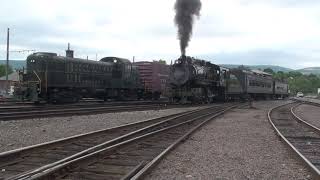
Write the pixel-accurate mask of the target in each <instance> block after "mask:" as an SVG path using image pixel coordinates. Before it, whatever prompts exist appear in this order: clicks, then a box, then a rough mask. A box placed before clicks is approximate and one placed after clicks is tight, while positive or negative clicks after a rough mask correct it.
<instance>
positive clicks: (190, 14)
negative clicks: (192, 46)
mask: <svg viewBox="0 0 320 180" xmlns="http://www.w3.org/2000/svg"><path fill="white" fill-rule="evenodd" d="M174 9H175V11H176V16H175V18H174V21H175V24H176V25H177V27H178V38H179V39H180V49H181V54H182V55H185V54H186V48H187V47H188V44H189V41H190V38H191V35H192V26H193V20H194V18H195V16H198V17H199V16H200V10H201V1H200V0H177V1H176V4H175V6H174Z"/></svg>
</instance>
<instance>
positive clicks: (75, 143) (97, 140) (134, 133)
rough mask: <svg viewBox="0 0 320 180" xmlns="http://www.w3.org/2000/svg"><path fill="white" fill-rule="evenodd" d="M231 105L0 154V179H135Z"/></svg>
mask: <svg viewBox="0 0 320 180" xmlns="http://www.w3.org/2000/svg"><path fill="white" fill-rule="evenodd" d="M235 106H236V105H234V104H228V105H220V106H210V107H207V108H203V109H200V110H193V111H189V112H184V113H179V114H176V115H170V116H166V117H162V118H156V119H152V120H147V121H144V122H140V123H133V124H130V125H125V126H120V127H118V128H112V129H107V130H102V131H97V132H93V133H89V134H84V135H79V136H75V137H72V138H67V139H63V140H59V141H54V142H50V143H45V144H41V145H37V146H31V147H27V148H23V149H18V150H13V151H9V152H5V153H1V154H0V179H1V177H2V178H5V179H121V178H124V179H128V178H133V179H136V178H139V177H141V176H142V175H144V174H145V173H146V172H147V170H149V169H150V168H151V167H152V166H153V165H154V164H155V163H156V162H157V161H158V160H159V159H161V158H162V157H163V156H164V155H165V154H166V153H167V152H168V151H169V150H171V149H172V148H173V147H174V146H176V145H177V144H178V143H179V142H180V141H182V140H183V139H185V138H186V137H187V136H188V135H189V134H191V133H192V132H193V131H195V130H196V129H197V128H199V127H200V126H202V125H203V124H204V123H206V122H208V121H209V120H211V119H213V118H214V117H217V116H218V115H221V114H222V113H224V112H225V111H227V110H229V109H231V108H233V107H235Z"/></svg>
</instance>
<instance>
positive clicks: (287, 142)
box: [268, 103, 320, 177]
mask: <svg viewBox="0 0 320 180" xmlns="http://www.w3.org/2000/svg"><path fill="white" fill-rule="evenodd" d="M289 104H294V103H288V104H284V105H280V106H276V107H273V108H271V109H270V110H269V112H268V119H269V123H270V124H271V125H272V127H273V128H274V130H275V131H276V132H277V134H278V136H279V137H281V139H282V140H283V141H284V142H285V143H286V144H287V145H288V146H289V147H290V148H291V149H292V150H293V151H294V152H295V153H296V154H297V155H298V156H299V157H300V158H301V160H302V161H303V162H304V163H305V164H306V165H307V166H308V167H309V168H310V169H311V170H312V171H313V173H315V174H316V175H317V176H319V177H320V170H319V169H318V168H317V167H315V166H314V165H313V164H312V163H311V162H310V161H309V159H307V158H306V157H305V156H304V155H303V154H302V153H301V152H300V151H299V150H298V149H297V148H296V147H295V146H294V145H293V144H292V143H291V142H290V141H289V140H288V139H287V138H286V137H285V136H284V135H283V134H282V133H281V132H280V130H279V129H278V128H277V127H276V125H275V124H274V123H273V121H272V118H271V113H272V112H273V111H275V110H276V109H278V108H281V107H284V106H287V105H289ZM290 111H291V109H290Z"/></svg>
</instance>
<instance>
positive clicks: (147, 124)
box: [0, 106, 217, 174]
mask: <svg viewBox="0 0 320 180" xmlns="http://www.w3.org/2000/svg"><path fill="white" fill-rule="evenodd" d="M214 107H217V106H212V107H209V108H214ZM209 108H203V109H197V110H191V111H187V112H183V113H178V114H174V115H169V116H165V117H160V118H155V119H150V120H146V121H143V122H137V123H131V124H129V125H123V126H119V127H115V128H111V129H105V130H100V131H95V132H91V133H86V134H82V135H77V136H73V137H70V138H65V139H61V140H56V141H52V142H49V143H43V144H40V145H35V146H29V147H26V148H21V149H18V150H12V151H9V152H5V153H1V154H0V160H1V162H5V160H12V157H13V158H15V157H16V158H19V154H23V153H24V154H28V152H30V153H32V152H34V151H37V149H41V148H42V149H43V148H44V150H45V148H46V147H47V146H49V147H48V148H50V149H52V148H53V147H56V146H57V145H60V144H63V143H68V142H69V144H70V143H71V142H73V141H75V142H76V141H79V140H78V139H80V140H81V138H82V139H83V138H86V137H87V136H94V135H97V134H102V133H104V134H105V133H108V132H109V131H116V130H117V131H119V133H118V134H119V137H117V138H115V139H111V140H109V141H107V142H104V143H102V144H100V145H101V146H102V145H107V144H112V143H116V142H118V141H120V140H121V139H124V138H127V137H130V136H132V135H134V134H137V133H139V132H142V131H144V130H145V129H148V128H152V127H155V126H158V125H161V124H164V123H166V122H169V121H172V120H175V119H179V118H182V117H186V116H188V115H191V114H193V113H196V112H200V111H204V110H206V109H209ZM132 126H138V127H139V128H135V129H138V130H135V129H133V130H132V131H131V132H130V130H129V131H128V130H125V131H124V132H128V133H127V134H121V131H120V129H129V128H131V129H132ZM118 129H119V130H118ZM92 141H94V140H92ZM54 145H56V146H54ZM50 146H53V147H50ZM96 146H98V145H96ZM64 147H66V148H67V149H68V146H64ZM93 147H95V146H93ZM93 147H91V148H89V149H86V150H85V151H80V152H82V153H88V152H90V151H91V150H92V149H93ZM98 147H100V146H98ZM71 149H72V148H71ZM78 152H79V151H78ZM30 153H29V154H30ZM78 154H79V153H77V154H76V155H78ZM76 155H75V156H76ZM75 156H71V157H70V158H72V157H75ZM0 165H1V163H0ZM0 174H1V172H0Z"/></svg>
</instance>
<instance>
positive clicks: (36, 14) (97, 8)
mask: <svg viewBox="0 0 320 180" xmlns="http://www.w3.org/2000/svg"><path fill="white" fill-rule="evenodd" d="M202 3H203V7H202V11H201V17H200V19H199V20H197V21H196V22H195V29H194V35H193V38H192V42H191V43H190V46H189V48H188V49H187V53H188V54H190V55H192V56H201V55H208V54H211V56H212V57H213V58H214V57H215V56H218V57H220V55H223V54H232V53H240V54H243V53H250V52H253V51H254V52H257V50H259V49H262V50H265V49H268V50H270V51H271V50H272V51H277V52H281V51H282V52H285V53H283V54H292V55H293V56H290V57H288V58H296V59H294V60H295V62H296V64H295V65H293V64H292V63H291V62H290V59H287V60H286V62H281V63H279V64H281V65H285V66H288V67H297V66H300V65H301V66H307V65H308V66H309V65H312V64H314V63H315V61H314V59H317V58H320V54H319V52H320V49H319V40H320V24H319V22H318V19H319V16H320V12H319V11H318V9H319V8H320V4H319V3H316V1H311V0H307V1H304V2H302V1H296V0H283V1H281V2H279V1H267V0H254V1H253V0H224V1H218V0H202ZM173 5H174V1H172V0H162V1H150V0H137V1H129V0H117V1H114V0H104V1H98V0H91V1H89V0H78V1H62V0H55V1H49V0H41V1H40V0H28V1H25V0H11V1H7V2H5V3H3V5H2V6H1V7H0V27H1V28H0V48H1V50H0V59H3V58H4V57H5V53H4V50H5V31H6V27H11V30H12V37H11V38H12V39H11V43H12V45H13V46H12V47H11V49H15V48H25V49H37V50H39V51H40V50H41V51H54V52H58V53H59V54H63V51H64V49H65V47H66V44H67V42H71V44H72V45H73V47H75V50H76V54H77V55H79V56H81V57H85V56H86V55H89V56H91V57H95V54H96V53H98V54H99V57H102V56H109V55H112V56H121V57H127V58H130V57H132V56H134V55H135V56H137V58H140V59H144V60H145V59H160V58H167V59H173V58H176V57H177V56H179V53H180V50H179V43H178V41H177V38H176V37H177V36H176V28H175V26H174V23H173V17H174V11H173ZM1 34H2V35H1ZM258 52H260V51H258ZM11 57H14V58H19V59H24V58H25V55H20V54H14V53H12V55H11ZM301 57H303V59H300V58H301ZM234 58H237V57H234ZM266 61H267V60H266ZM270 61H271V60H270ZM270 61H267V62H270ZM236 62H239V63H240V64H241V63H242V62H247V61H246V60H244V59H241V57H239V60H237V61H236ZM255 62H257V63H263V62H261V61H260V60H258V59H256V60H255V59H252V62H250V63H252V64H254V63H255ZM267 62H266V63H267ZM225 63H228V62H225ZM266 63H265V64H266Z"/></svg>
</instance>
